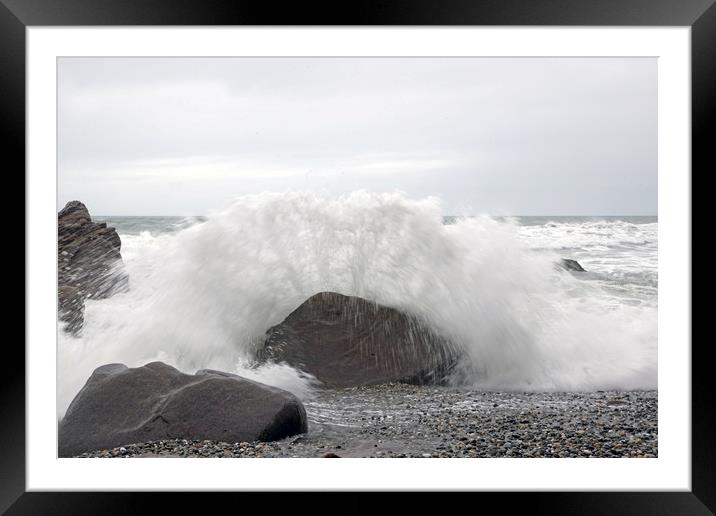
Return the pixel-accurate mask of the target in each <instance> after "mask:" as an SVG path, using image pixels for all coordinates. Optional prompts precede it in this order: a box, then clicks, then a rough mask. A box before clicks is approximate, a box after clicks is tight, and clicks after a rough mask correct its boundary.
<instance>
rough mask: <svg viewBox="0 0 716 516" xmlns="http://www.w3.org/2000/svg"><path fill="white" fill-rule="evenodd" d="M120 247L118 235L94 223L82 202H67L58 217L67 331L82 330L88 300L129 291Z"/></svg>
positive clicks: (61, 311) (61, 289) (62, 306)
mask: <svg viewBox="0 0 716 516" xmlns="http://www.w3.org/2000/svg"><path fill="white" fill-rule="evenodd" d="M121 246H122V243H121V241H120V239H119V235H117V231H116V230H115V229H114V228H109V227H107V224H105V223H103V222H102V223H96V222H92V218H91V217H90V215H89V212H88V211H87V208H86V207H85V205H84V204H82V203H81V202H79V201H71V202H68V203H67V205H66V206H65V207H64V208H63V209H62V210H61V211H60V212H59V213H58V215H57V265H58V287H59V290H58V301H59V315H60V320H61V321H64V322H66V323H67V330H68V331H70V332H72V333H78V332H79V331H80V329H81V328H82V324H83V319H84V317H83V312H84V300H85V299H87V298H106V297H109V296H111V295H112V294H113V293H115V292H118V291H124V290H126V289H127V288H128V284H129V282H128V276H127V274H126V272H125V270H124V264H123V262H122V255H121V253H120V249H121Z"/></svg>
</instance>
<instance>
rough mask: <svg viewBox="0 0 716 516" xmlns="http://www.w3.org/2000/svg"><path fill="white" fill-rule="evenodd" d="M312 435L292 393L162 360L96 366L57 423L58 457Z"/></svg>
mask: <svg viewBox="0 0 716 516" xmlns="http://www.w3.org/2000/svg"><path fill="white" fill-rule="evenodd" d="M306 431H307V419H306V411H305V409H304V407H303V405H302V404H301V402H300V401H299V400H298V398H296V397H295V396H294V395H293V394H291V393H289V392H286V391H284V390H281V389H278V388H276V387H270V386H268V385H263V384H261V383H258V382H254V381H252V380H247V379H245V378H242V377H239V376H236V375H233V374H229V373H224V372H220V371H210V370H202V371H198V372H197V373H196V374H194V375H189V374H184V373H182V372H180V371H178V370H177V369H175V368H173V367H171V366H169V365H167V364H164V363H162V362H152V363H150V364H147V365H145V366H142V367H137V368H128V367H127V366H125V365H123V364H109V365H105V366H102V367H99V368H97V369H96V370H95V371H94V372H93V373H92V376H91V377H90V378H89V380H87V383H86V384H85V386H84V387H83V388H82V390H80V392H79V393H78V394H77V396H76V397H75V399H74V400H73V401H72V403H71V404H70V406H69V408H68V409H67V413H66V414H65V416H64V418H63V419H62V421H61V422H60V426H59V456H60V457H72V456H75V455H79V454H81V453H84V452H88V451H93V450H100V449H107V448H114V447H117V446H122V445H126V444H132V443H140V442H146V441H155V440H161V439H188V440H216V441H224V442H230V443H234V442H245V441H257V440H258V441H275V440H278V439H282V438H284V437H288V436H291V435H295V434H300V433H305V432H306Z"/></svg>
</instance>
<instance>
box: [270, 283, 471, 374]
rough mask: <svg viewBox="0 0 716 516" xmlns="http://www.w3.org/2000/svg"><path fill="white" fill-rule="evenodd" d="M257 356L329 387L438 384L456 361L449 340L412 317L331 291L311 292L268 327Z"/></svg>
mask: <svg viewBox="0 0 716 516" xmlns="http://www.w3.org/2000/svg"><path fill="white" fill-rule="evenodd" d="M258 356H259V359H260V360H271V361H274V362H286V363H288V364H289V365H291V366H293V367H296V368H298V369H301V370H302V371H304V372H306V373H309V374H311V375H313V376H315V377H316V378H317V379H318V380H319V381H321V382H322V383H323V384H325V385H326V386H329V387H352V386H357V385H370V384H379V383H388V382H405V383H416V384H424V383H442V382H443V381H444V380H445V377H446V376H447V375H448V374H449V373H450V370H451V369H452V367H453V366H454V364H455V363H456V360H457V353H456V351H455V349H454V348H453V347H452V346H451V345H450V343H449V342H448V341H447V340H446V339H444V338H441V337H440V336H438V335H437V334H435V333H434V332H432V331H431V330H430V329H428V328H427V327H426V326H425V325H424V324H422V323H421V322H420V321H418V320H417V319H416V318H415V317H412V316H409V315H407V314H404V313H402V312H400V311H398V310H395V309H393V308H389V307H387V306H381V305H379V304H376V303H373V302H370V301H367V300H365V299H362V298H359V297H349V296H344V295H341V294H337V293H335V292H321V293H319V294H316V295H314V296H312V297H310V298H309V299H308V300H307V301H305V302H304V303H303V304H302V305H301V306H299V307H298V308H297V309H296V310H294V311H293V312H292V313H291V314H290V315H289V316H288V317H286V319H285V320H284V321H283V322H282V323H281V324H278V325H276V326H274V327H272V328H270V329H269V330H268V332H267V336H266V340H265V343H264V345H263V347H262V348H261V349H260V350H259V353H258Z"/></svg>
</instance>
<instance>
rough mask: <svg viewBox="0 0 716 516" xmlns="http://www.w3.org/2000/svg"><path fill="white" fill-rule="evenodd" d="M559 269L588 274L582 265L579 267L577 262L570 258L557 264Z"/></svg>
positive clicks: (563, 259)
mask: <svg viewBox="0 0 716 516" xmlns="http://www.w3.org/2000/svg"><path fill="white" fill-rule="evenodd" d="M557 267H559V268H560V269H564V270H565V271H572V272H587V271H585V270H584V268H583V267H582V266H581V265H579V262H578V261H577V260H570V259H568V258H562V259H561V260H560V261H559V262H557Z"/></svg>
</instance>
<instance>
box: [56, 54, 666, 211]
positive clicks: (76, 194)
mask: <svg viewBox="0 0 716 516" xmlns="http://www.w3.org/2000/svg"><path fill="white" fill-rule="evenodd" d="M58 66H59V70H58V77H59V83H58V88H59V91H58V94H59V106H58V116H59V149H58V154H59V163H58V168H59V170H58V174H59V191H58V202H59V203H60V204H62V203H64V202H66V201H67V200H70V199H73V198H80V199H82V200H83V201H85V202H87V203H88V205H89V206H90V208H91V209H92V211H93V212H95V213H97V214H105V215H110V214H114V215H120V214H144V215H150V214H184V215H188V214H203V213H207V212H208V211H210V210H214V209H217V208H220V207H221V206H220V205H221V204H222V203H226V202H228V200H230V198H231V197H233V196H235V195H241V194H245V193H255V192H257V191H263V190H286V189H307V188H309V189H316V188H320V189H325V190H327V191H329V192H330V193H335V194H339V193H346V192H349V191H352V190H356V189H361V188H362V189H368V190H376V191H383V190H387V191H392V190H395V189H399V190H403V191H406V192H407V193H409V194H410V195H414V196H424V195H437V196H439V197H441V198H442V199H443V200H444V201H445V210H446V212H450V213H454V212H456V210H458V209H462V208H461V207H465V206H468V207H470V209H472V210H474V211H475V212H488V213H499V214H523V215H528V214H553V215H559V214H574V215H578V214H590V215H593V214H602V215H607V214H655V213H656V200H657V196H656V186H657V184H656V182H657V175H656V141H657V133H656V130H657V124H656V121H657V120H656V99H657V97H656V92H657V89H656V86H657V84H656V72H657V63H656V60H655V59H653V58H584V59H582V58H579V59H577V58H531V59H523V58H499V59H498V58H441V59H439V58H434V59H423V58H389V59H388V58H375V59H368V58H366V59H363V58H361V59H356V58H345V59H344V58H219V59H209V58H194V59H185V58H161V59H157V58H63V59H61V60H60V61H59V65H58ZM160 197H161V202H159V201H158V200H157V199H158V198H160Z"/></svg>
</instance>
